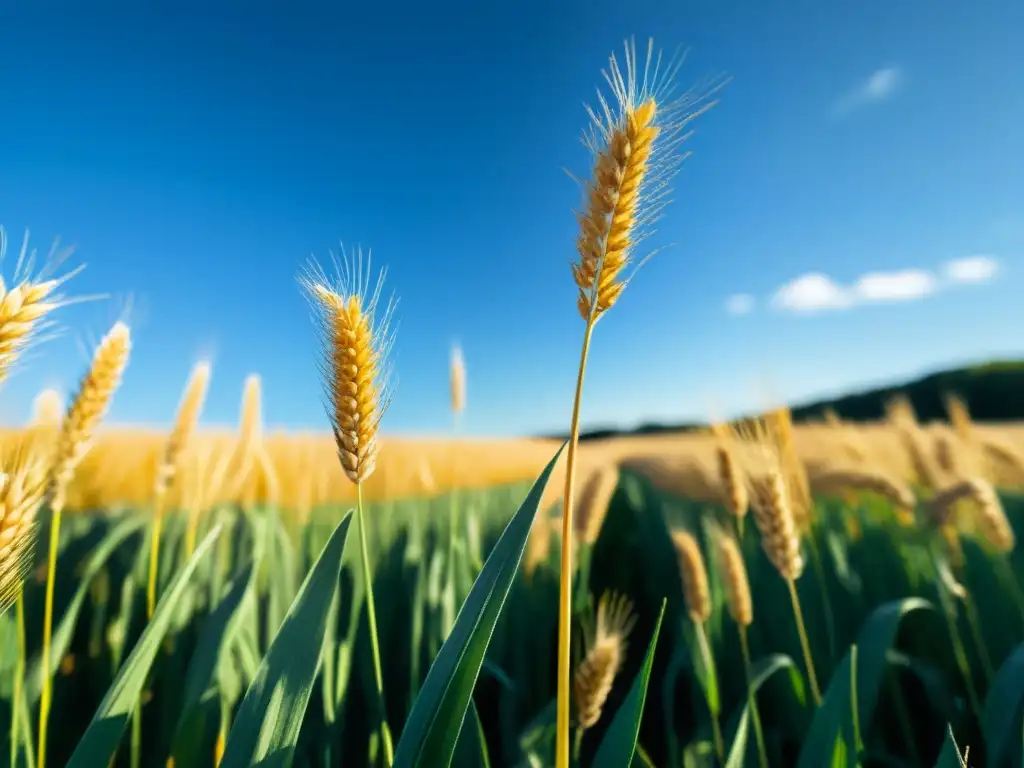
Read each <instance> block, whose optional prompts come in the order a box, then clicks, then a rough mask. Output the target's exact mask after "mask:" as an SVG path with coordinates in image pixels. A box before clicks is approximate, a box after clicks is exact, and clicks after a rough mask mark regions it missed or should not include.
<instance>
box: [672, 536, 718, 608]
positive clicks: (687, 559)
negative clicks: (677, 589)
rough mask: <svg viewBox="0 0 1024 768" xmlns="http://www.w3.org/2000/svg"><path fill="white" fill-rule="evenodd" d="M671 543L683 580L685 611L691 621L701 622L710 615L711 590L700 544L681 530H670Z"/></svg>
mask: <svg viewBox="0 0 1024 768" xmlns="http://www.w3.org/2000/svg"><path fill="white" fill-rule="evenodd" d="M672 545H673V546H674V547H675V550H676V559H677V560H678V563H679V575H680V577H681V578H682V581H683V599H684V600H685V601H686V611H687V613H688V614H689V616H690V620H691V621H693V622H694V623H695V624H702V623H703V622H705V621H707V620H708V619H709V618H710V617H711V591H710V589H709V587H708V574H707V570H706V569H705V567H704V556H703V555H702V554H701V551H700V545H699V544H698V543H697V539H695V538H694V536H693V534H692V533H690V532H689V531H683V530H677V531H673V532H672Z"/></svg>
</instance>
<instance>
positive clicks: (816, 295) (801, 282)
mask: <svg viewBox="0 0 1024 768" xmlns="http://www.w3.org/2000/svg"><path fill="white" fill-rule="evenodd" d="M851 304H852V300H851V297H850V295H849V292H848V291H847V290H845V289H844V288H842V287H841V286H839V285H837V284H836V283H834V282H833V281H832V278H830V277H829V276H828V275H823V274H821V273H820V272H809V273H808V274H806V275H801V276H800V277H798V278H796V279H795V280H792V281H790V282H788V283H786V284H785V285H783V286H782V287H781V288H779V289H778V290H777V291H776V292H775V295H774V296H772V306H773V307H775V308H777V309H781V310H783V311H787V312H800V313H811V312H821V311H823V310H828V309H845V308H846V307H849V306H850V305H851Z"/></svg>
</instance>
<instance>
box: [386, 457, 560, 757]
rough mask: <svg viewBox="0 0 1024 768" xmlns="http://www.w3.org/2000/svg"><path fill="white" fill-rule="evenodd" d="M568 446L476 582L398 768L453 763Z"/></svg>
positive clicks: (413, 717)
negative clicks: (546, 489) (522, 563)
mask: <svg viewBox="0 0 1024 768" xmlns="http://www.w3.org/2000/svg"><path fill="white" fill-rule="evenodd" d="M564 447H565V446H564V445H563V446H562V447H561V448H559V449H558V452H557V453H556V454H555V456H554V458H552V459H551V461H550V462H548V465H547V466H546V467H545V468H544V471H543V472H542V473H541V475H540V477H539V478H537V482H536V483H534V485H533V488H532V489H530V492H529V494H527V496H526V499H525V500H524V501H523V504H522V506H521V507H519V510H518V511H517V512H516V513H515V515H513V516H512V519H511V520H510V521H509V523H508V525H507V526H506V527H505V531H504V532H503V533H502V534H501V538H500V539H498V542H497V544H495V546H494V549H493V550H492V552H491V554H490V556H489V557H488V558H487V562H485V563H484V567H483V569H482V570H481V571H480V575H479V576H478V577H477V579H476V581H475V582H474V583H473V588H472V589H471V590H470V592H469V596H468V597H467V598H466V602H465V603H463V605H462V609H461V610H460V611H459V615H458V617H457V618H456V621H455V626H454V627H452V631H451V633H450V634H449V635H448V639H447V640H445V642H444V645H442V646H441V651H440V653H438V655H437V658H435V659H434V663H433V664H432V665H431V667H430V670H429V671H428V672H427V677H426V680H424V681H423V687H422V688H421V689H420V693H419V696H417V697H416V702H415V703H414V704H413V708H412V711H411V712H410V713H409V718H408V720H407V721H406V724H405V728H404V729H403V730H402V737H401V739H400V740H399V742H398V746H397V748H396V749H395V762H394V766H395V768H403V767H404V766H414V765H417V766H424V768H427V767H429V768H443V766H447V765H450V764H451V761H452V755H453V754H454V751H455V744H456V742H457V741H458V738H459V731H460V730H461V728H462V721H463V719H464V718H465V716H466V710H467V709H468V708H469V705H470V700H471V698H472V695H473V688H474V686H475V685H476V679H477V676H478V675H479V674H480V667H481V665H482V664H483V660H484V654H485V653H486V651H487V646H488V644H489V643H490V639H491V634H492V633H493V632H494V626H495V624H497V622H498V616H499V615H500V614H501V609H502V606H503V605H504V603H505V598H506V597H507V596H508V593H509V589H510V588H511V587H512V581H513V579H514V578H515V575H516V572H517V571H518V570H519V561H520V560H521V559H522V556H523V549H524V548H525V547H526V539H527V537H528V536H529V533H530V527H531V526H532V525H533V520H534V517H535V516H536V514H537V507H538V506H539V505H540V500H541V495H542V494H543V492H544V486H545V485H547V482H548V478H549V477H550V475H551V471H552V470H553V469H554V466H555V463H556V462H557V461H558V459H559V457H560V456H561V455H562V450H563V449H564Z"/></svg>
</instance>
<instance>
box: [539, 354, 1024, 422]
mask: <svg viewBox="0 0 1024 768" xmlns="http://www.w3.org/2000/svg"><path fill="white" fill-rule="evenodd" d="M898 394H903V395H906V396H907V397H908V398H909V399H910V402H911V404H912V405H913V406H914V411H915V412H916V413H917V418H918V419H919V420H920V421H922V422H929V421H944V420H945V419H946V409H945V404H944V402H943V398H944V397H945V396H946V395H947V394H956V395H959V396H960V397H961V398H962V399H963V400H964V401H966V403H967V406H968V408H969V409H970V412H971V417H972V418H973V419H974V420H975V421H1024V360H1001V361H995V362H990V363H984V364H981V365H975V366H968V367H964V368H953V369H950V370H946V371H939V372H938V373H932V374H929V375H927V376H924V377H922V378H920V379H915V380H913V381H909V382H906V383H904V384H894V385H891V386H887V387H879V388H877V389H871V390H867V391H865V392H859V393H857V394H851V395H844V396H843V397H839V398H834V399H831V400H821V401H817V402H813V403H806V404H804V405H799V406H795V407H794V408H793V418H794V420H796V421H807V420H820V419H821V418H823V417H824V414H825V411H826V410H827V409H829V408H832V409H833V410H834V411H835V412H836V413H837V414H838V415H839V417H840V418H841V419H843V420H846V421H877V420H879V419H881V418H883V417H884V416H885V404H886V402H887V401H888V400H889V399H890V398H891V397H893V396H894V395H898ZM702 427H703V425H702V424H696V423H684V424H642V425H640V426H639V427H637V428H636V429H632V430H617V429H611V428H607V429H595V430H590V431H588V432H584V433H582V434H581V435H580V440H600V439H603V438H609V437H618V436H625V435H655V434H662V433H671V432H677V433H683V432H692V431H693V430H696V429H700V428H702ZM549 437H551V436H549ZM553 437H557V438H559V439H564V438H565V437H566V436H565V435H556V436H553Z"/></svg>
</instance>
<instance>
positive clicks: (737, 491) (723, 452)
mask: <svg viewBox="0 0 1024 768" xmlns="http://www.w3.org/2000/svg"><path fill="white" fill-rule="evenodd" d="M711 432H712V434H713V435H714V436H715V469H716V470H717V473H718V483H719V486H720V490H721V494H722V502H723V505H724V506H725V508H726V510H727V511H728V512H729V514H731V515H732V516H733V518H734V519H735V520H736V527H737V530H739V531H741V532H742V530H743V518H745V517H746V516H747V510H748V508H749V507H750V494H749V493H748V492H747V484H746V480H745V479H744V477H743V470H742V469H741V467H740V464H739V461H737V459H736V456H735V447H734V446H733V444H732V438H731V435H730V432H729V428H728V427H727V426H726V425H725V424H721V423H715V424H712V425H711Z"/></svg>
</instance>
